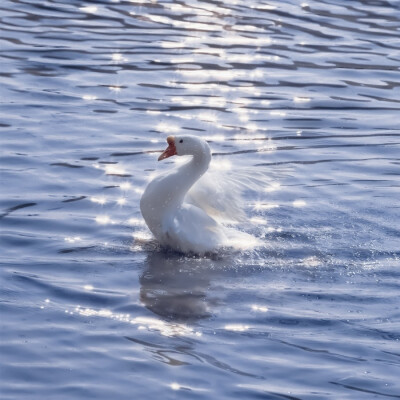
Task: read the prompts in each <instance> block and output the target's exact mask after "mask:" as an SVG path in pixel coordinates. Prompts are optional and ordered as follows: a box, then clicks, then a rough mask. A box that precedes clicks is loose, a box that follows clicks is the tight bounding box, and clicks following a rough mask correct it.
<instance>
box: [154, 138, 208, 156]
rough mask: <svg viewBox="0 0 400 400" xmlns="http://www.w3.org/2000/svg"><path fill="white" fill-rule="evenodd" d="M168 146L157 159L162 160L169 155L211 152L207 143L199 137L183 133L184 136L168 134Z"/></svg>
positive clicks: (193, 154)
mask: <svg viewBox="0 0 400 400" xmlns="http://www.w3.org/2000/svg"><path fill="white" fill-rule="evenodd" d="M167 143H168V147H167V148H166V149H165V150H164V151H163V153H162V154H161V155H160V157H158V161H161V160H164V159H165V158H168V157H171V156H189V155H190V156H194V157H196V156H198V157H203V156H204V155H207V156H209V155H210V154H211V150H210V146H209V145H208V143H207V142H206V141H205V140H204V139H201V138H199V137H196V136H191V135H184V136H168V137H167Z"/></svg>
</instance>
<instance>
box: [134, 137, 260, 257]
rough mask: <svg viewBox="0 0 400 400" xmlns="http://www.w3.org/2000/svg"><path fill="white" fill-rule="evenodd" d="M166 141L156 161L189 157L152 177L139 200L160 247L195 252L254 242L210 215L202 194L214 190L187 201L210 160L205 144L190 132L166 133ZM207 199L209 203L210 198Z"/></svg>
mask: <svg viewBox="0 0 400 400" xmlns="http://www.w3.org/2000/svg"><path fill="white" fill-rule="evenodd" d="M167 142H168V147H167V148H166V150H165V151H164V152H163V153H162V154H161V155H160V157H159V158H158V161H160V160H164V159H165V158H168V157H171V156H174V155H177V156H184V155H191V156H192V158H191V159H190V161H188V162H187V163H185V164H183V165H180V166H178V167H177V168H173V169H171V170H168V171H167V172H166V173H163V174H161V175H159V176H157V177H156V178H155V179H153V180H152V181H151V182H150V183H149V184H148V186H147V188H146V190H145V191H144V193H143V195H142V198H141V199H140V210H141V212H142V215H143V218H144V220H145V221H146V224H147V226H148V227H149V229H150V231H151V232H152V233H153V235H154V236H155V238H156V239H157V240H158V241H159V242H160V243H161V245H163V246H167V247H170V248H172V249H174V250H177V251H180V252H183V253H196V254H204V253H208V252H214V251H216V250H218V249H219V248H221V247H230V246H234V247H237V244H238V243H241V244H242V245H243V244H244V243H247V244H249V243H251V244H252V245H254V244H255V241H256V240H257V239H255V238H254V237H253V236H251V235H248V234H246V233H243V232H240V231H236V230H234V229H232V228H228V227H226V226H224V225H222V224H220V223H219V222H217V221H216V220H215V219H214V218H212V217H211V216H210V215H209V214H211V212H210V209H212V207H213V206H212V205H211V206H210V207H207V204H206V202H204V197H206V200H207V197H212V196H213V195H214V194H215V193H214V194H213V193H207V188H206V193H204V187H203V188H202V191H203V193H202V197H203V201H202V202H200V203H201V204H197V205H194V204H191V203H190V202H189V201H190V193H189V195H187V194H188V191H189V190H190V189H191V188H192V186H193V185H194V184H195V183H196V182H197V181H198V180H199V179H200V178H201V177H202V175H203V174H204V173H205V172H206V171H207V169H208V167H209V164H210V161H211V150H210V146H209V145H208V143H207V142H206V141H205V140H203V139H201V138H198V137H196V136H190V135H185V136H168V138H167ZM208 200H211V202H212V198H211V199H210V198H209V199H208ZM192 203H195V202H193V201H192ZM214 203H215V202H214ZM241 247H243V246H241ZM244 247H246V246H244ZM247 247H248V246H247Z"/></svg>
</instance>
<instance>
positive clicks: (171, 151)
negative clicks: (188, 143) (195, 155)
mask: <svg viewBox="0 0 400 400" xmlns="http://www.w3.org/2000/svg"><path fill="white" fill-rule="evenodd" d="M167 143H168V147H167V148H166V149H165V150H164V151H163V152H162V153H161V155H160V157H158V161H161V160H164V158H168V157H171V156H176V155H177V153H176V147H175V138H174V137H173V136H168V137H167Z"/></svg>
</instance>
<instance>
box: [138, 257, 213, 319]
mask: <svg viewBox="0 0 400 400" xmlns="http://www.w3.org/2000/svg"><path fill="white" fill-rule="evenodd" d="M213 265H215V261H213V260H210V259H205V258H188V257H183V256H181V255H179V254H176V253H165V252H152V253H149V254H148V256H147V260H146V264H145V269H144V271H143V273H142V275H141V276H140V278H139V281H140V285H141V287H140V300H141V301H142V302H143V303H144V305H145V306H146V307H147V308H148V309H149V310H151V311H152V312H154V313H155V314H157V315H159V316H161V317H163V318H168V319H172V320H174V321H191V320H198V319H201V318H207V317H209V316H210V315H211V313H212V308H213V306H215V305H216V304H217V301H216V299H211V298H209V296H207V293H206V292H207V289H208V287H209V285H210V281H211V275H215V274H216V273H217V272H216V270H215V269H213V268H212V266H213Z"/></svg>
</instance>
